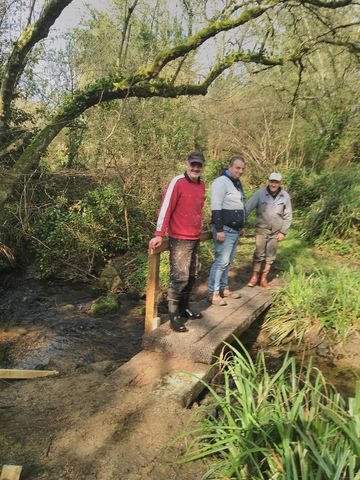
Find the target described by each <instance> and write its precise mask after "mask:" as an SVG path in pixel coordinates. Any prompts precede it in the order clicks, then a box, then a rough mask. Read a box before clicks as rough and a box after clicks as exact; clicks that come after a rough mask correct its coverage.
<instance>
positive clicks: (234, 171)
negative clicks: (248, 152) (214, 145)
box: [229, 160, 245, 180]
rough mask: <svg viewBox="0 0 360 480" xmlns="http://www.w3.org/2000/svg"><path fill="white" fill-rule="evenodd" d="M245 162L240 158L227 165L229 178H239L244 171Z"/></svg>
mask: <svg viewBox="0 0 360 480" xmlns="http://www.w3.org/2000/svg"><path fill="white" fill-rule="evenodd" d="M244 170H245V164H244V162H243V161H242V160H235V161H234V163H233V164H232V165H230V167H229V173H230V176H231V178H233V179H234V180H239V178H240V177H241V175H242V174H243V173H244Z"/></svg>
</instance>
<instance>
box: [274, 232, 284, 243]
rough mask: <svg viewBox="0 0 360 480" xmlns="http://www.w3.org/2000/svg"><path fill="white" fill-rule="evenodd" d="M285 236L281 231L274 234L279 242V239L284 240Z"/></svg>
mask: <svg viewBox="0 0 360 480" xmlns="http://www.w3.org/2000/svg"><path fill="white" fill-rule="evenodd" d="M284 238H285V235H284V234H283V233H281V232H279V233H278V234H277V235H276V240H279V242H281V240H284Z"/></svg>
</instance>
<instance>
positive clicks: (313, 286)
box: [264, 267, 360, 344]
mask: <svg viewBox="0 0 360 480" xmlns="http://www.w3.org/2000/svg"><path fill="white" fill-rule="evenodd" d="M359 291H360V271H359V269H355V268H354V269H351V268H347V267H341V268H339V267H338V268H335V267H328V268H321V269H315V270H314V271H313V272H312V273H311V274H306V273H305V272H304V271H303V270H302V269H299V270H297V271H296V270H295V269H294V268H292V267H291V268H290V271H289V273H288V275H287V283H286V285H285V286H284V287H283V288H282V289H280V290H278V291H277V292H276V293H275V295H274V302H273V305H272V308H271V310H270V312H269V314H268V315H267V319H266V322H265V325H264V326H265V328H266V329H267V330H268V331H269V332H270V335H272V336H274V337H275V340H274V343H276V344H280V343H281V342H282V341H283V340H284V339H285V338H287V337H291V338H292V339H293V340H296V341H298V342H301V341H302V340H303V337H304V335H305V333H306V331H307V330H308V328H309V327H311V325H313V324H314V323H318V325H319V327H320V328H325V329H332V330H334V331H335V332H336V333H337V334H338V335H339V336H340V337H342V338H346V337H347V336H348V335H350V334H351V332H352V331H353V329H354V328H356V327H359V324H360V296H359Z"/></svg>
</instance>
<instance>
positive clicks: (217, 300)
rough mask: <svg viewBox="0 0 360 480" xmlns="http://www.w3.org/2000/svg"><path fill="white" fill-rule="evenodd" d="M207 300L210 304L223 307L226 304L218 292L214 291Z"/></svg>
mask: <svg viewBox="0 0 360 480" xmlns="http://www.w3.org/2000/svg"><path fill="white" fill-rule="evenodd" d="M209 302H210V303H211V304H212V305H218V306H220V307H223V306H225V305H227V303H226V301H225V300H224V299H223V298H222V297H221V296H220V292H214V293H213V294H211V295H210V296H209Z"/></svg>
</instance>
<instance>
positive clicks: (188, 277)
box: [168, 238, 200, 303]
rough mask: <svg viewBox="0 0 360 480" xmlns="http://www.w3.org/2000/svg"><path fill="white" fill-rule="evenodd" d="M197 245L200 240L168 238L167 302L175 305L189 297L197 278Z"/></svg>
mask: <svg viewBox="0 0 360 480" xmlns="http://www.w3.org/2000/svg"><path fill="white" fill-rule="evenodd" d="M199 245H200V240H179V239H177V238H169V249H170V283H169V288H168V301H169V302H176V303H177V302H180V300H181V299H182V297H184V296H187V297H188V296H189V295H190V292H191V290H192V288H193V286H194V283H195V279H196V276H197V269H198V256H199Z"/></svg>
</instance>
